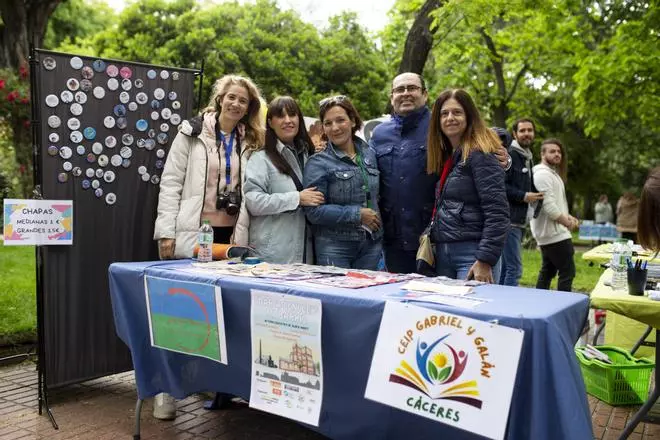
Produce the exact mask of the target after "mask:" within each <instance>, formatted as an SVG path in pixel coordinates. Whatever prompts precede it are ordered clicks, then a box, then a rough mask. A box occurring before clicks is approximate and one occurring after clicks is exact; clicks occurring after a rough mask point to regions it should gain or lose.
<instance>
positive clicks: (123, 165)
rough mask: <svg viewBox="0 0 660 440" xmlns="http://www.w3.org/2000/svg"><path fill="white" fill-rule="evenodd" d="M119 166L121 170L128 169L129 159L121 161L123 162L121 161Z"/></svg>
mask: <svg viewBox="0 0 660 440" xmlns="http://www.w3.org/2000/svg"><path fill="white" fill-rule="evenodd" d="M121 166H122V167H123V168H128V167H130V166H131V160H130V159H123V160H122V161H121Z"/></svg>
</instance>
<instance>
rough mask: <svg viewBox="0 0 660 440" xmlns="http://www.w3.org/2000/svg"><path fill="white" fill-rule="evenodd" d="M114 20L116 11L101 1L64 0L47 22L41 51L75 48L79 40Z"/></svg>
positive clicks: (108, 26)
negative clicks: (43, 49)
mask: <svg viewBox="0 0 660 440" xmlns="http://www.w3.org/2000/svg"><path fill="white" fill-rule="evenodd" d="M115 20H116V14H115V12H114V11H113V10H112V8H110V6H108V4H107V3H106V2H105V1H103V0H67V1H65V2H63V3H61V4H60V5H59V6H58V7H57V9H55V12H53V14H52V15H51V17H50V19H49V20H48V27H47V28H46V35H45V37H44V48H45V49H51V50H60V51H66V49H70V48H72V47H77V46H76V45H77V43H78V42H79V41H81V40H83V39H85V38H87V37H91V36H93V35H95V34H97V33H98V32H101V31H103V30H105V29H108V28H110V27H111V26H112V25H113V24H114V22H115ZM76 53H78V54H82V53H81V52H80V51H79V50H77V51H76Z"/></svg>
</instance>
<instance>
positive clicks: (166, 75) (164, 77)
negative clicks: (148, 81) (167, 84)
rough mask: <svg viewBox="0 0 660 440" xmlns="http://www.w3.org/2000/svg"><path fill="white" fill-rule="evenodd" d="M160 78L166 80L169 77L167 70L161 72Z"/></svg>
mask: <svg viewBox="0 0 660 440" xmlns="http://www.w3.org/2000/svg"><path fill="white" fill-rule="evenodd" d="M160 77H161V78H162V79H168V78H169V77H170V72H168V71H167V70H161V71H160Z"/></svg>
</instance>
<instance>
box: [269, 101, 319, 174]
mask: <svg viewBox="0 0 660 440" xmlns="http://www.w3.org/2000/svg"><path fill="white" fill-rule="evenodd" d="M285 113H286V114H287V115H289V116H297V117H298V133H296V136H295V137H294V138H293V146H294V147H295V149H296V150H297V151H307V154H308V155H309V156H311V155H312V154H314V144H313V143H312V140H311V139H310V137H309V134H308V133H307V127H306V126H305V118H304V117H303V114H302V111H301V110H300V106H299V105H298V103H297V102H296V100H295V99H293V98H292V97H290V96H278V97H277V98H275V99H273V100H272V101H271V102H270V104H269V105H268V113H267V114H266V121H267V123H266V143H265V145H264V150H265V151H266V155H267V156H268V158H269V159H270V161H271V162H272V163H273V165H274V166H275V168H277V169H278V170H279V172H280V173H282V174H287V175H288V174H289V171H291V166H290V165H289V162H287V161H286V160H285V159H284V157H282V155H281V154H280V153H279V151H277V141H278V138H277V135H276V134H275V130H273V128H272V127H271V126H270V120H271V119H272V118H273V116H275V117H278V118H281V117H284V114H285ZM301 171H302V170H301Z"/></svg>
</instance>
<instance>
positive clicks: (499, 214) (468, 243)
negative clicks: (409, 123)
mask: <svg viewBox="0 0 660 440" xmlns="http://www.w3.org/2000/svg"><path fill="white" fill-rule="evenodd" d="M499 148H501V143H500V139H499V138H498V136H497V135H496V134H495V132H494V131H493V130H490V129H489V128H488V127H486V125H485V124H484V122H483V120H482V119H481V115H480V114H479V110H478V109H477V107H476V105H475V104H474V101H473V100H472V97H471V96H470V95H469V94H468V93H467V92H466V91H465V90H462V89H451V90H445V91H444V92H442V93H441V94H440V96H438V99H436V101H435V103H434V104H433V112H432V114H431V124H430V127H429V137H428V158H427V164H428V165H427V172H428V173H429V174H433V173H435V174H437V175H439V176H440V182H439V184H438V188H437V189H436V193H437V194H439V197H437V199H438V201H437V202H436V212H435V213H434V218H433V227H432V229H431V240H432V241H433V242H434V243H435V246H436V272H437V274H438V275H444V276H447V277H450V278H457V279H475V280H477V281H483V282H487V283H493V282H495V280H499V276H500V273H499V264H498V262H499V259H500V255H501V253H502V248H503V247H504V240H505V239H506V234H507V231H508V229H509V204H508V202H507V199H506V188H505V185H504V170H503V169H502V167H501V166H500V164H499V163H498V160H497V158H496V157H495V155H494V154H492V153H494V152H495V151H497V150H498V149H499Z"/></svg>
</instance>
